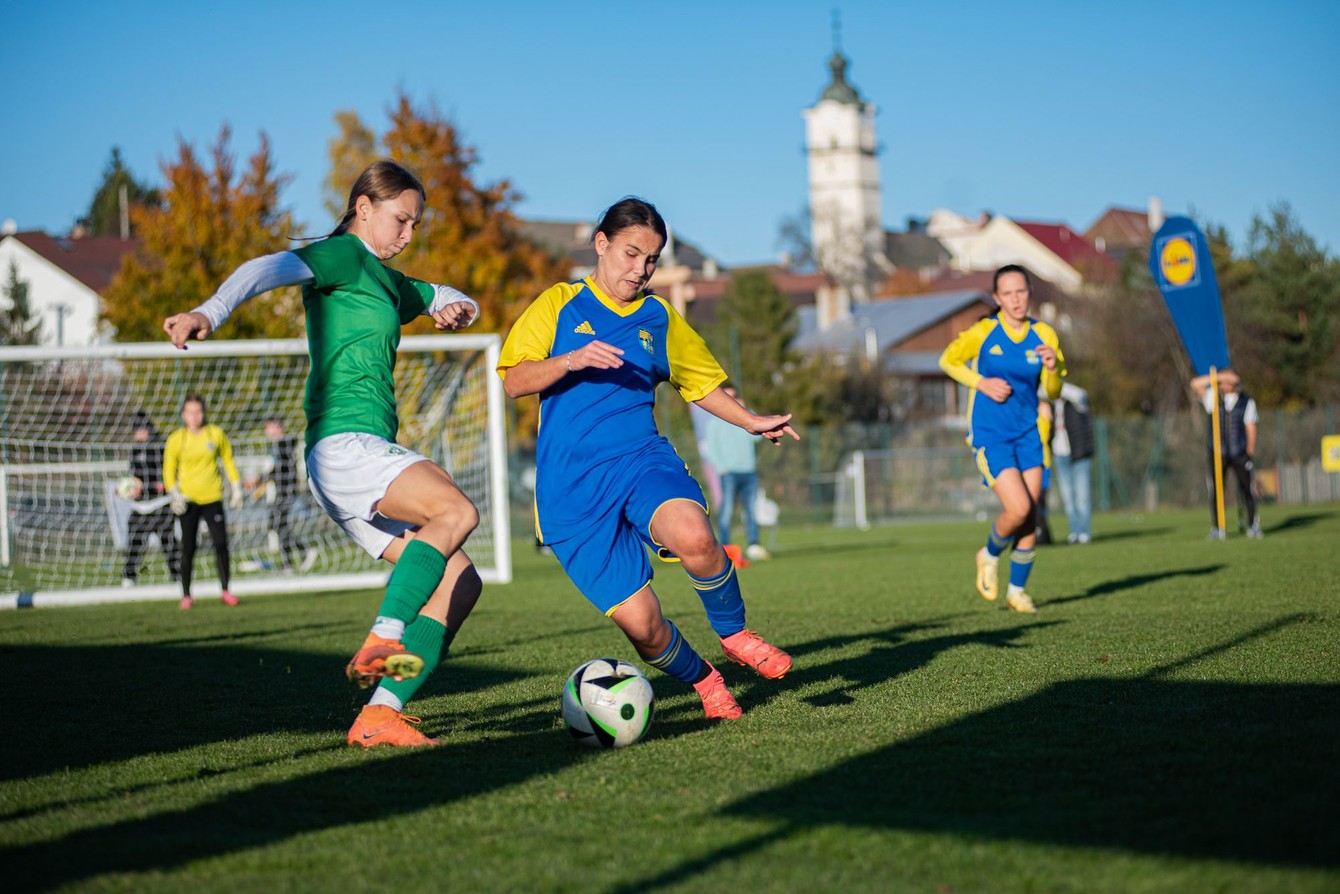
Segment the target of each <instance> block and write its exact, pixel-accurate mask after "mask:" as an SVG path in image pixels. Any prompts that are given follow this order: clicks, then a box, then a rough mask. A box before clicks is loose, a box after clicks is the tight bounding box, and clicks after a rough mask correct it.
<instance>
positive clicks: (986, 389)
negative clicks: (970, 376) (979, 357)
mask: <svg viewBox="0 0 1340 894" xmlns="http://www.w3.org/2000/svg"><path fill="white" fill-rule="evenodd" d="M1053 359H1055V358H1053ZM977 390H978V391H980V392H982V393H983V394H985V395H986V396H987V397H989V398H991V399H992V400H994V401H995V402H996V403H998V404H1003V403H1005V401H1007V400H1009V397H1010V395H1011V394H1013V393H1014V389H1013V388H1011V387H1010V383H1009V382H1007V381H1005V380H1004V379H996V378H990V379H985V378H984V379H981V380H979V381H978V382H977Z"/></svg>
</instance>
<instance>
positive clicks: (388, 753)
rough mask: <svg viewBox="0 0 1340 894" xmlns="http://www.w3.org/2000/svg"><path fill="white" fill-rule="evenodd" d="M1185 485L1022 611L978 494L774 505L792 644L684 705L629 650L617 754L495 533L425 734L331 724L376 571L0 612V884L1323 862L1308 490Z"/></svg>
mask: <svg viewBox="0 0 1340 894" xmlns="http://www.w3.org/2000/svg"><path fill="white" fill-rule="evenodd" d="M1203 516H1204V513H1203V512H1194V513H1193V512H1185V513H1166V514H1160V515H1154V516H1147V517H1143V518H1141V517H1132V516H1100V517H1099V519H1098V524H1097V525H1096V527H1097V530H1098V539H1097V540H1096V541H1095V542H1094V543H1093V544H1091V545H1089V546H1085V547H1065V546H1058V547H1051V548H1043V549H1041V550H1039V553H1038V560H1037V564H1036V567H1035V571H1034V574H1033V579H1032V581H1031V584H1030V587H1029V589H1030V591H1031V592H1032V593H1033V594H1034V596H1035V598H1036V599H1037V601H1038V604H1039V606H1040V608H1041V612H1040V614H1038V615H1037V616H1034V617H1021V616H1019V615H1015V614H1012V613H1010V612H1006V611H1003V610H1001V609H999V608H997V607H996V606H993V605H990V604H987V603H985V602H983V601H982V600H981V599H980V597H978V596H977V595H976V593H975V591H974V589H973V586H972V574H973V565H972V553H973V551H974V550H975V549H976V548H977V546H978V545H979V541H981V540H982V539H983V537H984V534H985V526H984V525H935V526H910V525H909V526H898V527H885V528H879V529H875V530H871V531H866V532H854V531H846V532H839V531H834V530H831V529H821V528H784V529H783V530H782V531H781V532H780V536H779V537H778V540H777V543H776V548H775V550H774V552H775V554H776V558H775V559H774V560H773V561H772V562H769V563H763V564H756V565H754V566H753V567H751V568H749V569H747V570H745V571H743V572H742V580H743V582H744V586H745V596H746V599H747V601H748V604H749V617H750V623H751V626H753V627H756V628H758V629H759V630H761V631H762V632H764V633H765V634H766V635H767V636H768V637H769V638H770V639H772V640H774V641H775V642H777V643H779V644H783V645H785V646H787V647H788V648H789V649H790V651H791V652H792V654H793V655H794V657H795V669H794V670H793V672H792V673H791V674H790V675H789V676H788V677H787V678H786V679H785V680H783V681H780V682H768V681H764V680H761V679H759V678H757V677H754V676H752V675H751V674H749V673H747V672H745V670H744V669H743V668H736V667H734V666H730V667H728V668H725V672H726V674H727V679H728V681H729V682H731V684H732V688H733V690H734V691H735V693H736V695H737V697H738V698H739V699H740V702H741V703H742V704H743V705H744V707H745V710H746V713H745V716H744V718H743V719H742V720H740V721H737V722H734V723H725V724H717V725H711V724H708V723H707V722H705V721H704V720H703V719H702V717H701V710H700V708H699V706H698V703H697V700H696V698H695V697H694V696H693V695H692V693H691V691H690V690H688V688H687V687H684V686H682V685H680V684H678V683H676V682H674V681H673V680H669V679H668V678H666V677H663V676H659V675H652V682H653V684H654V685H655V686H656V689H657V692H658V694H659V710H660V713H659V715H658V717H657V719H656V722H655V723H654V724H653V726H652V730H651V733H650V735H649V737H648V738H647V740H646V741H644V742H642V743H641V744H638V745H636V746H634V747H632V748H627V749H624V750H621V751H616V752H596V751H592V750H588V749H584V748H582V747H580V746H578V745H577V744H575V743H574V742H572V741H571V740H570V739H569V737H568V736H567V734H566V732H565V731H564V730H563V728H562V724H561V721H560V719H559V692H560V687H561V685H562V682H563V680H564V678H565V677H566V675H567V673H568V672H569V671H570V670H571V669H572V668H573V667H575V666H576V665H577V664H579V663H581V662H582V661H584V660H586V659H588V658H593V657H598V656H601V655H614V656H622V657H627V658H632V657H633V654H632V650H631V648H630V647H629V646H628V645H627V644H626V643H625V642H624V641H623V639H622V637H621V636H620V635H619V633H618V631H617V630H616V628H615V627H614V626H613V624H611V623H610V622H609V621H607V620H605V619H604V618H602V617H601V616H600V615H599V614H598V613H597V612H596V611H595V610H594V609H592V608H591V607H590V606H589V605H588V604H587V603H586V602H585V601H584V600H583V599H582V598H581V597H580V596H578V595H577V593H576V592H575V591H574V590H573V589H572V587H571V585H570V584H568V583H567V581H566V579H565V578H564V577H563V575H562V573H561V571H560V570H559V569H558V568H557V566H556V565H555V564H554V563H553V561H552V560H550V559H544V558H541V557H539V556H536V555H535V554H534V553H533V552H532V551H531V550H530V549H529V548H528V547H526V545H525V544H524V543H522V544H520V548H519V551H518V556H517V565H516V578H517V582H516V583H514V584H511V585H508V586H498V587H489V588H487V589H486V591H485V597H484V599H483V600H482V602H481V603H480V606H479V608H478V610H477V611H476V613H475V615H474V616H473V617H472V618H471V619H470V622H469V624H468V625H467V626H466V628H465V630H464V631H463V633H462V634H461V636H460V637H459V638H458V639H457V641H456V644H455V646H454V648H453V651H452V655H451V658H450V659H449V661H448V662H447V663H446V665H445V666H444V667H443V669H442V670H441V671H439V672H438V673H437V674H436V675H435V676H434V677H433V679H432V680H431V681H430V682H429V683H428V684H427V686H425V688H424V691H423V697H422V698H420V699H419V700H418V701H417V702H415V703H414V705H413V706H412V708H413V710H414V711H416V712H417V713H419V714H421V715H423V717H424V728H425V729H426V730H428V731H429V732H430V733H433V734H440V735H442V736H443V737H444V739H445V743H446V744H444V745H443V746H442V747H440V748H436V749H430V750H414V751H410V750H393V749H392V750H387V749H382V750H379V751H373V752H363V751H359V750H355V749H349V748H346V747H344V745H343V737H344V732H345V730H346V729H347V727H348V725H349V723H350V722H351V720H352V718H353V715H354V713H355V712H356V710H357V708H358V705H359V704H360V698H359V694H358V692H357V691H356V690H352V689H350V688H349V687H347V685H346V684H345V683H344V682H343V677H342V666H343V662H344V661H345V660H346V658H347V656H348V654H349V653H350V652H351V650H352V649H353V648H354V646H355V645H356V644H357V642H358V641H359V640H360V639H361V636H362V633H363V631H364V629H365V628H366V626H367V624H368V622H369V620H370V614H371V612H372V610H373V609H374V608H375V606H376V604H377V601H378V598H379V596H378V594H376V593H367V592H363V593H349V594H338V595H329V594H327V595H320V594H314V595H311V596H276V597H268V598H267V597H258V598H253V599H249V600H246V601H245V602H244V603H243V605H242V607H241V608H239V609H235V610H226V609H224V608H222V607H221V606H219V605H218V604H217V603H214V602H209V603H207V604H203V605H200V606H199V607H198V608H197V609H196V610H194V611H192V612H189V613H187V612H180V611H178V610H177V608H176V607H175V604H173V603H167V602H155V603H142V604H131V605H123V606H115V607H87V608H71V609H38V610H31V611H20V612H9V613H4V614H0V671H2V672H3V674H4V678H5V679H6V680H8V681H9V685H10V689H9V697H8V704H9V708H8V709H7V710H6V712H5V713H6V721H5V724H4V736H3V744H0V870H3V876H2V877H3V878H4V880H5V881H4V888H5V890H7V891H14V890H23V889H34V888H58V889H65V890H96V891H136V892H141V891H191V892H193V894H202V892H210V891H220V892H224V891H226V892H235V891H262V890H264V891H267V892H268V891H331V890H337V891H350V892H354V891H365V890H366V891H378V892H385V891H394V892H397V894H399V892H412V891H438V890H452V891H581V892H592V891H598V892H643V891H658V892H659V891H683V892H702V891H735V890H738V891H745V892H750V894H755V892H760V891H839V890H840V891H844V892H860V891H879V892H884V891H905V890H906V891H954V892H969V891H983V892H995V891H1077V892H1081V891H1082V892H1094V891H1123V892H1124V891H1176V892H1183V891H1244V892H1258V891H1290V892H1292V891H1330V892H1334V891H1336V890H1338V889H1340V819H1338V817H1340V744H1337V743H1340V635H1338V631H1337V626H1336V618H1337V611H1336V602H1337V598H1338V597H1340V556H1337V551H1338V548H1340V507H1337V506H1335V505H1327V506H1320V507H1295V508H1289V509H1285V508H1268V509H1267V510H1266V513H1265V527H1266V539H1265V540H1263V541H1259V542H1257V541H1249V540H1246V539H1244V538H1240V537H1235V538H1233V539H1230V540H1229V541H1228V542H1227V543H1208V542H1205V541H1204V540H1203V539H1202V537H1203V534H1204V530H1205V528H1206V527H1207V526H1206V524H1205V519H1204V518H1203ZM1060 530H1061V531H1062V532H1063V531H1064V525H1063V524H1062V525H1060ZM658 571H659V577H658V579H657V583H658V588H659V590H660V592H661V595H662V599H663V602H664V603H665V605H666V610H667V614H669V615H670V616H671V617H673V618H675V619H676V620H677V622H678V623H679V624H680V626H681V628H682V629H683V630H684V632H685V635H686V636H687V637H688V638H689V639H690V641H691V642H693V643H695V644H696V645H697V646H698V647H699V648H700V649H701V650H702V651H703V652H704V653H705V654H706V655H707V656H708V657H709V658H714V659H715V658H718V657H719V650H718V649H716V648H714V647H713V641H712V637H711V635H710V631H709V630H708V628H707V625H706V622H705V620H704V618H703V614H702V611H701V608H700V607H699V606H698V605H697V602H696V599H695V597H694V596H693V595H692V591H691V590H690V588H689V587H688V586H687V583H686V581H685V580H684V577H683V575H682V573H680V572H679V571H678V570H677V569H676V568H674V567H670V566H662V567H660V568H658Z"/></svg>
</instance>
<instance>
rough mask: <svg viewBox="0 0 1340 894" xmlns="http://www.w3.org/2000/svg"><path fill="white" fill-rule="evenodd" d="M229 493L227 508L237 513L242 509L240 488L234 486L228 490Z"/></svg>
mask: <svg viewBox="0 0 1340 894" xmlns="http://www.w3.org/2000/svg"><path fill="white" fill-rule="evenodd" d="M230 491H231V493H230V494H229V496H228V508H229V509H232V510H233V511H237V510H238V509H241V508H242V488H241V487H240V486H239V485H236V484H234V485H233V486H232V488H230Z"/></svg>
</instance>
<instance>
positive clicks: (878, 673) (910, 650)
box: [787, 621, 1061, 708]
mask: <svg viewBox="0 0 1340 894" xmlns="http://www.w3.org/2000/svg"><path fill="white" fill-rule="evenodd" d="M1058 623H1061V622H1059V621H1050V622H1046V621H1044V622H1037V621H1034V622H1030V623H1025V624H1021V625H1020V626H1016V627H1006V628H998V629H990V630H975V631H971V632H967V633H953V634H947V635H943V636H920V634H923V633H925V632H927V631H930V630H935V629H937V628H939V627H942V626H943V625H942V624H941V623H939V622H937V621H927V622H921V623H914V624H900V625H898V626H896V627H891V628H889V629H888V630H882V631H878V632H876V633H869V634H865V635H864V636H860V637H846V638H832V639H825V640H817V641H815V642H810V643H805V644H803V645H801V646H799V647H797V648H794V649H791V650H790V651H791V655H792V657H793V658H794V657H797V656H800V657H802V658H803V657H804V656H805V655H810V654H814V653H818V652H823V651H826V650H828V649H836V648H849V647H850V646H851V645H852V643H853V642H854V641H865V640H873V641H874V644H873V645H872V646H871V647H870V648H869V650H868V651H866V652H864V653H863V654H861V655H858V656H854V657H850V658H839V659H836V660H834V661H831V662H828V663H826V664H814V665H811V664H806V663H804V662H803V661H799V662H797V666H796V669H795V670H793V671H792V672H791V673H790V674H788V675H787V681H788V682H792V683H794V682H802V683H809V684H813V685H823V686H825V687H826V691H824V692H822V693H819V694H816V695H812V696H809V697H807V698H805V701H806V702H807V703H808V704H810V705H813V706H814V707H816V708H829V707H836V706H840V705H847V704H850V703H851V702H853V701H855V700H856V696H855V693H856V692H858V691H859V690H861V689H864V688H866V687H868V686H877V685H879V684H881V683H885V682H888V681H889V680H893V679H895V678H897V677H901V676H903V675H905V674H910V673H912V672H913V671H916V670H919V669H921V668H923V667H926V666H927V665H929V664H930V663H931V662H932V661H934V660H935V658H936V657H937V656H939V655H941V654H943V653H944V652H948V651H950V650H952V649H958V648H962V647H964V646H986V647H988V648H992V649H1019V648H1026V646H1025V645H1024V644H1023V643H1022V642H1021V640H1022V639H1023V638H1024V637H1025V636H1027V635H1029V634H1032V633H1036V632H1038V631H1041V630H1043V629H1044V628H1046V627H1050V626H1052V625H1055V624H1058Z"/></svg>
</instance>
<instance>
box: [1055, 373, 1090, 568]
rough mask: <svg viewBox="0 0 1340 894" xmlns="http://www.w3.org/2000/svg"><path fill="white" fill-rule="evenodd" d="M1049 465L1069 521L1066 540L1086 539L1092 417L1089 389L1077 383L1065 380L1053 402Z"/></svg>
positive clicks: (1087, 535)
mask: <svg viewBox="0 0 1340 894" xmlns="http://www.w3.org/2000/svg"><path fill="white" fill-rule="evenodd" d="M1053 416H1054V422H1053V433H1052V468H1053V469H1055V470H1056V483H1057V485H1058V486H1059V487H1060V488H1061V502H1063V503H1064V504H1065V514H1066V521H1067V522H1069V524H1070V534H1069V536H1067V537H1066V542H1067V543H1088V542H1089V541H1090V540H1091V539H1092V537H1093V531H1092V530H1091V529H1090V524H1091V522H1092V516H1093V486H1092V482H1091V479H1090V474H1091V466H1092V464H1093V447H1094V440H1093V420H1092V419H1091V418H1090V417H1089V393H1088V392H1087V391H1085V390H1084V389H1083V388H1081V387H1079V386H1078V385H1072V384H1070V383H1069V382H1065V383H1063V384H1062V385H1061V396H1060V397H1059V398H1057V400H1056V403H1055V404H1054V412H1053Z"/></svg>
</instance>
